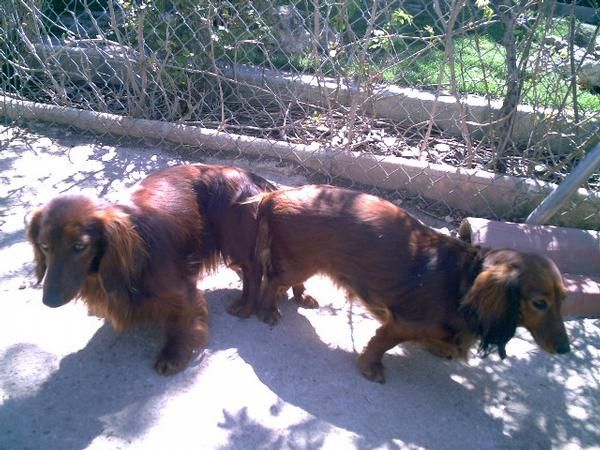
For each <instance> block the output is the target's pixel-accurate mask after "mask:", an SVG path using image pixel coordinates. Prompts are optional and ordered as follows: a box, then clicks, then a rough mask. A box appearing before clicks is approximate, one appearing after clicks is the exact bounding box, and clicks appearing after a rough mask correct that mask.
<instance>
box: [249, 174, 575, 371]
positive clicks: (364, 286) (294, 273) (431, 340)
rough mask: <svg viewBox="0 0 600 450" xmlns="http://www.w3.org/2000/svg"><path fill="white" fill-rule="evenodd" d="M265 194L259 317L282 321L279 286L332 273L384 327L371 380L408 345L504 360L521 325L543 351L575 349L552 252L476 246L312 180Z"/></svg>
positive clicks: (388, 206) (373, 350)
mask: <svg viewBox="0 0 600 450" xmlns="http://www.w3.org/2000/svg"><path fill="white" fill-rule="evenodd" d="M259 197H260V206H259V211H258V220H259V225H258V226H259V231H258V237H257V245H256V254H257V259H258V260H259V261H260V264H261V266H262V269H261V270H262V271H263V279H262V283H263V284H262V288H261V299H260V301H259V303H260V307H259V309H258V314H259V317H261V319H263V320H265V321H266V322H269V323H275V322H276V321H277V320H278V318H279V312H278V310H277V305H276V299H277V293H278V292H280V290H281V289H285V288H287V287H289V286H292V285H296V284H298V283H301V282H303V281H305V280H306V279H307V278H309V277H311V276H312V275H315V274H317V273H322V274H325V275H327V276H329V277H331V278H332V279H333V280H334V281H335V282H336V283H337V284H338V285H340V286H342V287H344V288H345V289H347V290H348V291H349V292H350V294H352V295H353V296H356V297H358V298H359V299H361V300H362V301H363V302H364V304H365V305H366V307H367V308H368V309H369V310H370V312H371V313H372V314H373V315H374V316H375V317H376V318H377V319H378V320H379V321H380V322H381V323H382V326H381V327H380V328H379V329H378V330H377V332H376V334H375V336H374V337H373V338H372V339H371V340H370V342H369V343H368V345H367V347H366V348H365V350H364V351H363V352H362V354H361V355H360V356H359V359H358V364H359V367H360V370H361V372H362V373H363V374H364V375H365V376H366V377H367V378H368V379H370V380H373V381H378V382H384V370H383V365H382V357H383V355H384V353H385V352H386V351H387V350H389V349H391V348H392V347H394V346H395V345H396V344H399V343H400V342H404V341H418V342H421V343H422V344H425V346H426V347H427V348H428V349H429V350H431V351H433V352H434V353H436V354H438V355H440V356H444V357H462V358H466V357H467V354H468V351H469V348H470V347H471V346H472V345H474V344H475V342H476V341H477V340H480V349H481V351H482V352H483V354H488V353H490V352H491V351H493V350H494V349H497V351H498V353H499V355H500V357H501V358H504V357H505V356H506V351H505V345H506V343H507V342H508V341H509V340H510V339H511V338H512V337H513V336H514V334H515V331H516V328H517V326H518V325H521V326H524V327H525V328H527V329H528V330H529V331H530V332H531V334H532V335H533V338H534V339H535V341H536V342H537V343H538V345H540V347H541V348H543V349H544V350H546V351H548V352H550V353H566V352H568V351H569V339H568V337H567V334H566V332H565V327H564V324H563V321H562V317H561V304H562V301H563V298H564V296H565V288H564V286H563V283H562V279H561V275H560V273H559V271H558V269H557V268H556V266H555V264H554V263H553V262H552V261H550V260H549V259H547V258H545V257H542V256H539V255H535V254H529V253H520V252H517V251H512V250H491V249H486V248H479V247H476V246H473V245H470V244H468V243H466V242H463V241H460V240H458V239H454V238H451V237H449V236H446V235H443V234H441V233H438V232H437V231H434V230H432V229H431V228H428V227H427V226H425V225H423V224H422V223H421V222H419V221H418V220H416V219H414V218H412V217H411V216H410V215H408V214H407V213H406V212H405V211H404V210H403V209H401V208H399V207H397V206H395V205H393V204H392V203H390V202H388V201H386V200H383V199H381V198H378V197H375V196H372V195H367V194H363V193H358V192H354V191H351V190H346V189H339V188H335V187H331V186H305V187H302V188H297V189H290V190H282V191H278V192H273V193H269V194H264V195H262V196H259Z"/></svg>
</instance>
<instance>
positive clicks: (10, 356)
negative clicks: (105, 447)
mask: <svg viewBox="0 0 600 450" xmlns="http://www.w3.org/2000/svg"><path fill="white" fill-rule="evenodd" d="M161 344H162V338H161V336H160V335H159V333H158V331H157V330H155V329H135V330H132V331H128V332H125V333H123V334H121V335H117V334H116V333H115V332H114V331H113V329H112V327H111V326H110V325H108V324H104V325H102V326H101V327H100V328H99V329H98V330H97V332H96V333H95V334H94V336H93V337H92V338H91V339H90V341H89V342H88V343H87V345H86V346H85V347H84V348H83V349H81V350H80V351H78V352H76V353H72V354H69V355H67V356H65V357H64V358H62V359H61V360H60V361H59V362H58V369H57V370H55V371H53V372H52V373H51V374H50V375H49V376H48V378H47V379H46V380H45V381H44V382H42V383H40V381H39V378H42V377H43V376H45V375H47V373H48V372H50V371H51V367H52V366H53V365H55V364H56V363H57V361H56V357H55V356H54V355H52V354H50V353H47V352H45V351H43V350H42V349H40V348H38V347H36V346H33V345H32V344H16V345H14V346H13V347H10V348H8V350H7V351H6V352H5V353H4V354H3V356H2V360H1V361H0V373H1V374H0V378H1V379H2V380H9V381H5V382H8V383H9V386H4V388H5V389H3V390H4V391H5V392H11V391H12V392H13V393H14V392H15V391H20V392H16V393H17V394H18V395H13V398H10V397H9V398H8V399H6V398H5V401H4V402H3V404H2V406H0V424H3V425H2V429H3V432H2V437H1V438H0V440H1V444H0V447H2V448H47V449H81V448H86V447H87V446H88V445H89V444H90V443H91V442H92V441H93V440H94V439H95V438H96V437H97V436H100V435H105V436H110V435H115V436H119V438H121V439H133V438H135V436H137V435H139V434H140V433H142V432H143V431H144V430H145V429H146V428H147V427H149V426H151V425H152V424H153V423H154V421H155V420H157V417H155V416H154V415H153V414H154V413H153V411H157V410H160V408H157V407H155V405H153V403H156V402H160V399H161V398H163V397H164V395H165V394H166V393H167V392H169V391H172V390H177V389H180V388H182V386H185V385H188V384H190V383H193V382H194V380H195V377H196V376H197V371H193V370H190V371H184V372H182V373H180V374H178V375H175V376H173V377H167V378H166V377H160V376H158V375H157V374H156V373H155V372H154V371H153V370H152V362H153V358H154V357H155V356H156V354H157V352H158V349H159V346H160V345H161Z"/></svg>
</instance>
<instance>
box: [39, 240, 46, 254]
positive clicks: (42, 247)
mask: <svg viewBox="0 0 600 450" xmlns="http://www.w3.org/2000/svg"><path fill="white" fill-rule="evenodd" d="M38 245H39V246H40V248H41V249H42V251H44V252H47V251H48V244H46V243H44V242H38Z"/></svg>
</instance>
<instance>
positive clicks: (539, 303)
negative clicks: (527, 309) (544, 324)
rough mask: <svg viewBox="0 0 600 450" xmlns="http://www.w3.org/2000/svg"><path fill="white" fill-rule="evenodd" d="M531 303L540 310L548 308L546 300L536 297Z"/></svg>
mask: <svg viewBox="0 0 600 450" xmlns="http://www.w3.org/2000/svg"><path fill="white" fill-rule="evenodd" d="M531 303H532V304H533V306H534V307H535V308H536V309H539V310H540V311H545V310H546V309H547V308H548V303H546V300H542V299H537V300H533V301H532V302H531Z"/></svg>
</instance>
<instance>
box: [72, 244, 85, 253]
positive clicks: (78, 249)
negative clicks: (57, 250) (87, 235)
mask: <svg viewBox="0 0 600 450" xmlns="http://www.w3.org/2000/svg"><path fill="white" fill-rule="evenodd" d="M86 247H87V245H85V244H84V243H83V242H77V243H75V244H73V251H74V252H82V251H84V250H85V249H86Z"/></svg>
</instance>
